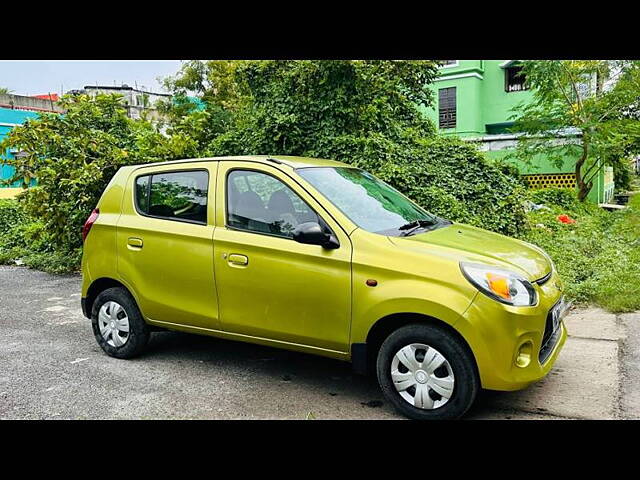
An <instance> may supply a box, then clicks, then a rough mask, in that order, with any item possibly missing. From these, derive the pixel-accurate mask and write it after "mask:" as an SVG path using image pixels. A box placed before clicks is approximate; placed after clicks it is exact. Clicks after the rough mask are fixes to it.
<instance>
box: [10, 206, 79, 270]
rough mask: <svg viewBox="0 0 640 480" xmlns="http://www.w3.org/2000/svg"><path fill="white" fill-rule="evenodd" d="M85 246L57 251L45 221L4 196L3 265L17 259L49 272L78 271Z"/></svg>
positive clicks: (31, 266)
mask: <svg viewBox="0 0 640 480" xmlns="http://www.w3.org/2000/svg"><path fill="white" fill-rule="evenodd" d="M81 258H82V250H81V249H72V250H61V251H55V244H54V242H53V240H52V238H51V235H50V234H49V233H48V231H47V229H46V227H45V225H44V223H43V222H41V221H39V220H34V219H33V218H31V217H29V216H28V215H27V214H26V212H25V211H24V208H23V205H22V204H20V203H18V202H17V201H16V200H0V265H5V264H8V265H15V264H16V261H17V262H19V263H22V264H24V265H26V266H28V267H30V268H35V269H37V270H42V271H45V272H49V273H55V274H62V273H72V272H77V271H78V269H79V266H80V260H81Z"/></svg>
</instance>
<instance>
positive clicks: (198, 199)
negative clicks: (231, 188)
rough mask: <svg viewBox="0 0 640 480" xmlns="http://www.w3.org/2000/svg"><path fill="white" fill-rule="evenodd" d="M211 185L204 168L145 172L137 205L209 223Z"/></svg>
mask: <svg viewBox="0 0 640 480" xmlns="http://www.w3.org/2000/svg"><path fill="white" fill-rule="evenodd" d="M208 188H209V173H208V172H206V171H202V170H194V171H184V172H167V173H155V174H152V175H145V176H142V177H138V178H137V179H136V192H135V193H136V205H137V208H138V211H140V212H141V213H143V214H145V215H149V216H152V217H161V218H166V219H169V220H173V219H175V220H184V221H188V222H196V223H207V193H208Z"/></svg>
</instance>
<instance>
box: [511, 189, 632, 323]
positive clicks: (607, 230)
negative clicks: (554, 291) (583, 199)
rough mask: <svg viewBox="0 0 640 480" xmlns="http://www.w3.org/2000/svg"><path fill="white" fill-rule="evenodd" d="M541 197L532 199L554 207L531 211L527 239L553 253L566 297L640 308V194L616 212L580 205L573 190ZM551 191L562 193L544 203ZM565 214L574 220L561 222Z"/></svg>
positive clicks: (616, 309)
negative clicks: (560, 216)
mask: <svg viewBox="0 0 640 480" xmlns="http://www.w3.org/2000/svg"><path fill="white" fill-rule="evenodd" d="M537 195H538V197H537V198H535V197H534V201H536V200H538V201H539V202H540V203H544V204H546V205H548V206H550V210H546V209H544V210H537V211H534V212H530V213H529V215H528V220H529V222H530V230H529V232H528V233H527V234H525V235H524V238H523V239H524V240H526V241H529V242H531V243H534V244H536V245H538V246H540V247H541V248H543V249H544V250H545V251H546V252H547V253H548V254H549V255H550V256H551V258H552V259H553V261H554V263H555V265H556V268H557V269H558V272H559V273H560V276H561V278H562V279H563V281H564V284H565V288H566V291H567V295H568V296H569V297H571V298H573V299H574V300H575V301H576V302H577V303H580V304H596V305H598V306H601V307H602V308H604V309H606V310H609V311H611V312H614V313H620V312H630V311H635V310H640V194H638V195H635V196H632V197H631V198H630V202H629V206H628V208H627V209H625V210H622V211H615V212H607V211H605V210H602V209H600V208H598V207H597V206H595V205H590V204H579V203H578V202H577V201H574V200H573V199H572V198H571V197H570V195H572V193H566V192H565V193H559V192H553V191H549V192H545V193H538V194H537ZM553 195H556V196H557V197H558V198H554V199H553V200H554V203H551V202H545V201H544V200H545V198H544V197H545V196H546V197H551V196H553ZM561 197H562V198H561ZM546 199H547V200H549V198H546ZM562 213H565V214H568V215H569V216H570V217H571V218H573V219H575V220H576V223H574V224H563V223H560V222H559V221H558V219H557V216H558V215H560V214H562Z"/></svg>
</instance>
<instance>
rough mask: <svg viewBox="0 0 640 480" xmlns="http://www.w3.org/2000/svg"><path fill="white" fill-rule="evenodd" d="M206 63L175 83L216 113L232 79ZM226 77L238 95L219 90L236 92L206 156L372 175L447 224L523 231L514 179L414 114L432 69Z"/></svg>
mask: <svg viewBox="0 0 640 480" xmlns="http://www.w3.org/2000/svg"><path fill="white" fill-rule="evenodd" d="M213 65H214V64H212V63H210V62H207V63H200V64H198V65H195V64H190V65H188V67H187V69H186V72H184V73H183V78H173V79H172V82H173V84H174V85H180V87H181V88H187V87H188V88H190V89H192V90H194V91H196V92H200V93H201V94H202V96H203V99H205V98H206V99H208V105H210V104H211V103H212V104H213V105H215V108H214V109H213V110H212V109H211V107H208V110H212V112H213V113H212V115H217V114H218V113H217V112H218V110H217V109H218V108H219V107H220V106H221V105H222V100H221V99H220V97H216V92H217V91H218V90H217V85H226V83H225V82H227V81H228V79H229V77H228V76H227V75H226V74H225V75H222V76H220V75H219V71H220V70H213V69H212V68H211V67H212V66H213ZM225 65H226V64H225ZM232 70H233V76H234V78H235V82H236V83H237V85H238V87H237V88H235V89H229V88H227V87H224V88H222V87H221V89H220V91H226V92H229V91H233V92H234V95H235V97H234V98H235V101H234V103H233V105H234V108H235V109H236V110H235V111H234V113H233V117H232V121H231V123H229V124H227V125H228V128H227V130H226V131H225V132H224V133H222V134H221V135H217V136H215V138H214V139H213V140H212V141H211V142H210V143H209V144H208V145H207V146H206V148H205V151H204V154H205V155H238V154H279V155H283V154H285V155H300V156H309V157H320V158H333V159H336V160H341V161H343V162H346V163H350V164H353V165H356V166H359V167H362V168H364V169H367V170H369V171H370V172H372V173H373V174H375V175H377V176H379V177H381V178H382V179H383V180H386V181H387V182H388V183H390V184H391V185H393V186H394V187H396V188H398V189H399V190H400V191H402V192H404V193H405V194H407V195H408V196H409V197H410V198H412V199H413V200H414V201H416V202H418V203H419V204H421V205H422V206H423V207H425V208H427V209H428V210H431V211H433V212H434V213H436V214H439V215H442V216H444V217H447V218H451V219H453V220H458V221H463V222H467V223H472V224H474V225H478V226H482V227H484V228H488V229H492V230H496V231H499V232H502V233H507V234H510V233H511V234H513V233H515V232H517V231H519V229H520V227H521V226H522V224H523V223H524V210H523V207H522V205H521V202H520V197H521V196H523V195H524V193H523V189H522V186H521V184H520V183H519V182H518V181H517V180H515V179H514V178H515V177H513V176H511V175H512V174H513V171H509V172H507V173H505V172H506V169H504V168H502V169H501V168H496V167H493V166H491V165H489V164H488V163H487V162H486V161H485V160H484V158H483V156H482V155H481V154H480V153H479V152H478V151H477V150H476V149H475V148H474V147H472V146H470V145H468V144H466V143H464V142H461V141H459V140H456V139H451V138H449V139H447V138H440V137H437V136H436V135H435V129H434V127H433V125H432V124H431V123H430V122H429V121H428V120H427V119H425V117H424V115H423V114H422V113H421V112H420V110H419V109H418V106H419V105H420V104H422V105H431V103H432V101H433V99H432V94H431V92H430V90H429V89H428V88H426V87H427V84H428V83H429V82H431V81H432V80H433V79H434V78H435V75H436V72H437V70H436V64H435V63H434V62H430V61H412V62H391V61H286V62H282V61H267V62H239V63H238V64H236V65H235V67H234V68H233V69H232ZM224 71H225V72H228V71H229V70H224ZM198 75H200V76H206V78H198ZM176 91H177V92H178V93H184V91H183V90H180V88H178V89H177V90H176ZM210 92H213V93H210ZM227 97H228V95H227ZM195 116H196V115H195V114H193V113H192V114H188V115H187V116H186V117H183V119H182V120H181V121H183V122H184V121H189V120H185V118H188V117H195ZM205 130H206V129H205ZM191 132H193V130H191ZM196 136H197V137H198V138H203V137H202V135H200V134H199V133H196ZM202 143H203V142H202V141H200V142H199V145H202Z"/></svg>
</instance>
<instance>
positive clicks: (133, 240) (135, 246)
mask: <svg viewBox="0 0 640 480" xmlns="http://www.w3.org/2000/svg"><path fill="white" fill-rule="evenodd" d="M127 246H128V247H129V248H130V249H131V250H140V249H141V248H142V239H141V238H138V237H129V239H128V240H127Z"/></svg>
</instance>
